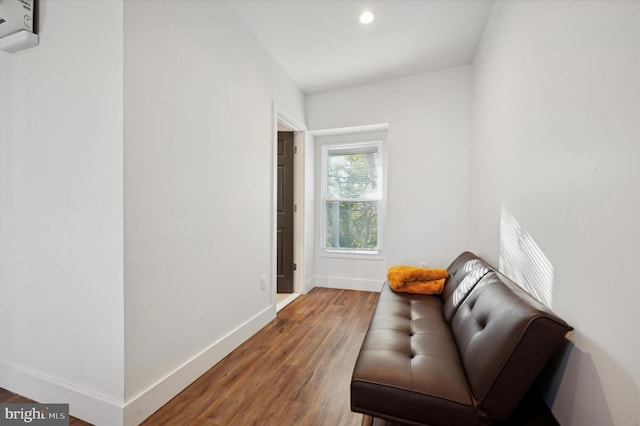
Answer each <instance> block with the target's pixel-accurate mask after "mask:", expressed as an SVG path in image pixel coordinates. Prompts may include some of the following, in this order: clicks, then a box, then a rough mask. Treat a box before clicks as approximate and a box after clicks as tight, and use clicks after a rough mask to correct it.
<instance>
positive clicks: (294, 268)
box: [293, 263, 298, 271]
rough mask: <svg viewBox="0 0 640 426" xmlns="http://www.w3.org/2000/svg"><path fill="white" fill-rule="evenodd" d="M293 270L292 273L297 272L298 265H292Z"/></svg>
mask: <svg viewBox="0 0 640 426" xmlns="http://www.w3.org/2000/svg"><path fill="white" fill-rule="evenodd" d="M293 270H294V271H297V270H298V264H297V263H294V264H293Z"/></svg>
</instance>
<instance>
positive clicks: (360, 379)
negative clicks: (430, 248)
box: [351, 284, 476, 425]
mask: <svg viewBox="0 0 640 426" xmlns="http://www.w3.org/2000/svg"><path fill="white" fill-rule="evenodd" d="M351 397H352V398H351V405H352V409H353V410H354V411H359V412H362V413H365V414H370V415H373V416H382V417H384V418H386V419H389V420H395V421H403V422H414V423H415V424H425V423H427V422H430V423H429V424H433V425H436V424H442V425H452V424H456V423H457V422H462V424H474V423H475V421H474V418H475V416H476V410H475V407H474V399H473V396H472V394H471V392H470V390H469V387H468V385H467V380H466V376H465V372H464V368H463V364H462V360H461V359H460V355H459V354H458V349H457V347H456V345H455V340H454V339H453V336H452V334H451V329H450V327H449V325H448V324H447V322H446V321H445V320H444V317H443V315H442V300H441V299H440V298H439V297H433V296H429V295H408V294H402V293H394V292H393V290H391V288H390V287H389V286H388V285H386V284H385V286H384V288H383V290H382V293H381V294H380V300H379V302H378V305H377V307H376V310H375V313H374V316H373V318H372V321H371V325H370V326H369V331H368V332H367V335H366V337H365V340H364V343H363V345H362V349H361V351H360V356H359V358H358V362H357V363H356V367H355V370H354V372H353V378H352V382H351ZM383 413H384V414H383ZM434 417H435V418H436V419H437V421H434Z"/></svg>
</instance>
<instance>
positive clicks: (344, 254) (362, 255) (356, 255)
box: [320, 249, 383, 260]
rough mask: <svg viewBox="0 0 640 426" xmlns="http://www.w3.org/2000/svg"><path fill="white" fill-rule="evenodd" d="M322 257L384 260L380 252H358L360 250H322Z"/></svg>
mask: <svg viewBox="0 0 640 426" xmlns="http://www.w3.org/2000/svg"><path fill="white" fill-rule="evenodd" d="M320 257H331V258H335V259H359V260H383V257H382V252H380V251H375V252H371V251H358V250H329V249H321V250H320Z"/></svg>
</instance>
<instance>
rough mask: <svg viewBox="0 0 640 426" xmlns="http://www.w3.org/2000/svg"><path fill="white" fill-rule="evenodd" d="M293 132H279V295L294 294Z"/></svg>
mask: <svg viewBox="0 0 640 426" xmlns="http://www.w3.org/2000/svg"><path fill="white" fill-rule="evenodd" d="M293 268H294V266H293V132H278V268H277V269H278V271H277V276H278V283H277V287H278V293H293V270H294V269H293Z"/></svg>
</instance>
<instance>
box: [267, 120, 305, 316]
mask: <svg viewBox="0 0 640 426" xmlns="http://www.w3.org/2000/svg"><path fill="white" fill-rule="evenodd" d="M274 110H275V114H274V115H275V120H274V121H275V124H276V127H277V128H276V130H277V131H276V132H274V133H275V134H274V145H275V146H274V151H275V152H274V154H275V155H274V156H275V157H276V158H275V159H274V167H276V169H277V170H276V173H275V174H276V175H277V176H275V179H274V180H275V190H274V192H275V193H274V201H275V212H274V213H275V218H274V219H275V220H274V222H276V223H274V227H275V229H274V231H275V233H274V240H275V241H273V248H274V253H275V255H274V258H275V259H274V264H275V265H274V266H275V268H274V269H275V271H274V275H273V278H274V281H275V282H276V285H275V286H273V287H274V288H273V293H272V295H273V296H272V297H273V298H272V301H273V303H274V304H275V306H276V312H278V311H280V310H281V309H283V308H284V307H285V306H287V305H288V304H289V303H291V302H293V301H294V300H295V299H296V298H298V297H299V296H300V295H301V294H302V293H303V292H304V289H303V285H302V282H303V281H304V278H303V277H304V264H303V263H304V262H303V261H302V259H304V254H303V253H302V248H303V247H304V243H303V231H302V230H303V229H304V226H303V212H302V210H303V209H302V208H301V207H302V205H301V204H303V203H301V200H302V199H303V194H302V188H303V180H304V173H303V164H304V161H303V158H302V155H304V154H303V147H304V139H305V134H304V130H305V128H304V126H301V125H297V124H295V123H296V121H295V120H293V121H292V120H291V119H289V118H288V116H287V115H286V114H284V113H282V112H281V111H278V109H277V108H274Z"/></svg>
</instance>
